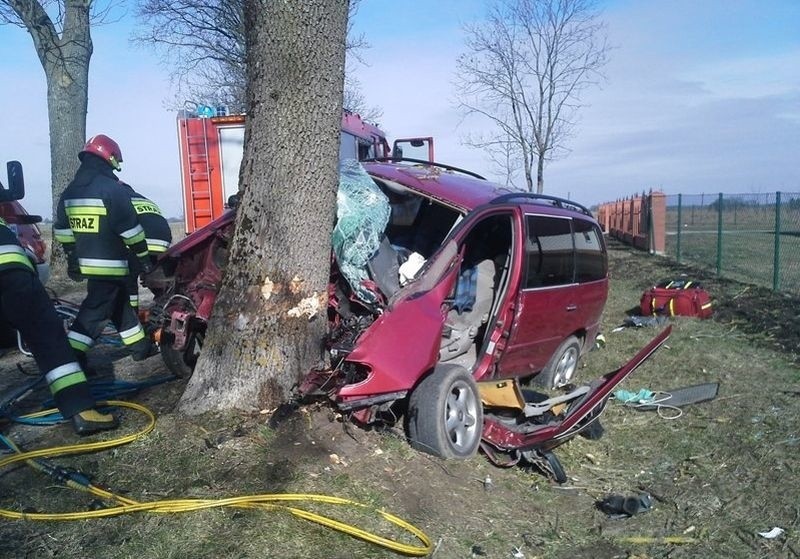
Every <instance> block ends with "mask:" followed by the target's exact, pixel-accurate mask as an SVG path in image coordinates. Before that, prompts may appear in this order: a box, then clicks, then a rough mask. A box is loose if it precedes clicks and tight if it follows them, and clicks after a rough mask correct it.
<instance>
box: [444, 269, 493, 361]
mask: <svg viewBox="0 0 800 559" xmlns="http://www.w3.org/2000/svg"><path fill="white" fill-rule="evenodd" d="M474 270H475V274H474V275H475V277H474V280H473V286H474V293H475V296H474V302H472V303H471V304H467V305H464V306H461V305H458V306H454V308H453V309H452V310H451V311H450V312H449V313H448V314H447V319H446V320H445V326H444V331H443V333H442V343H441V346H440V348H439V361H449V360H451V359H455V358H456V357H458V356H460V355H463V354H464V353H466V352H467V351H469V349H470V347H471V346H472V345H473V343H474V341H475V338H476V337H477V336H478V332H479V331H480V329H481V327H482V326H483V325H484V324H486V323H487V322H488V321H489V314H490V313H491V310H492V302H493V300H494V283H495V279H494V276H495V267H494V261H492V260H489V259H486V260H481V261H480V262H478V264H477V265H476V266H475V267H474ZM473 286H470V285H469V284H468V283H467V282H460V283H459V287H458V290H457V291H462V290H463V289H470V290H471V289H472V287H473ZM462 295H463V292H461V293H459V292H457V293H456V300H459V299H461V298H462V297H461V296H462ZM469 298H470V299H471V297H469ZM456 307H457V308H456Z"/></svg>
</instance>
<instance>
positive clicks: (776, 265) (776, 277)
mask: <svg viewBox="0 0 800 559" xmlns="http://www.w3.org/2000/svg"><path fill="white" fill-rule="evenodd" d="M780 288H781V193H780V191H779V192H776V193H775V255H774V259H773V261H772V289H773V291H779V290H780Z"/></svg>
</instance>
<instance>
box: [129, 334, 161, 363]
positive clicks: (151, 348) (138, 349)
mask: <svg viewBox="0 0 800 559" xmlns="http://www.w3.org/2000/svg"><path fill="white" fill-rule="evenodd" d="M130 347H131V359H133V360H134V361H144V360H145V359H147V358H148V357H152V356H153V355H156V354H157V353H158V346H156V345H155V344H154V343H153V342H151V341H150V339H149V338H145V339H143V340H139V341H138V342H136V343H135V344H133V345H132V346H130Z"/></svg>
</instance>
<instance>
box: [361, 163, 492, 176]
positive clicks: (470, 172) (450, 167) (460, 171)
mask: <svg viewBox="0 0 800 559" xmlns="http://www.w3.org/2000/svg"><path fill="white" fill-rule="evenodd" d="M371 161H375V162H378V163H395V162H401V163H406V162H408V163H418V164H420V165H430V166H431V167H441V168H442V169H446V170H448V171H455V172H456V173H464V174H465V175H469V176H471V177H474V178H476V179H480V180H482V181H485V180H486V177H482V176H481V175H479V174H478V173H473V172H472V171H467V170H466V169H460V168H458V167H453V166H452V165H445V164H444V163H436V162H435V161H428V160H427V159H412V158H411V157H371V158H369V159H362V160H361V162H362V163H369V162H371Z"/></svg>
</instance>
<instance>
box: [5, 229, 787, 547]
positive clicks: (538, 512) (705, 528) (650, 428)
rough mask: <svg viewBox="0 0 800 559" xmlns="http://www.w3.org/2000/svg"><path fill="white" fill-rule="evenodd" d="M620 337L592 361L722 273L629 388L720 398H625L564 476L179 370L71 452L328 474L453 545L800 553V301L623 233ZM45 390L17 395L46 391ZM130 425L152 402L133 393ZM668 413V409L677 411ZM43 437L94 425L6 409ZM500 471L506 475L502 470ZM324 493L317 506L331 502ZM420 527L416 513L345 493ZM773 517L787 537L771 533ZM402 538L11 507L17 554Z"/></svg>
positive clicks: (56, 492) (609, 322) (354, 518)
mask: <svg viewBox="0 0 800 559" xmlns="http://www.w3.org/2000/svg"><path fill="white" fill-rule="evenodd" d="M610 263H611V278H612V279H611V293H610V297H609V302H608V305H607V308H606V312H605V316H604V327H603V330H604V332H605V333H606V337H607V340H608V342H607V344H606V347H605V348H603V349H602V350H598V351H593V352H591V353H589V354H588V355H587V356H586V357H585V359H584V361H583V363H584V364H583V369H582V370H581V378H582V379H585V380H588V379H591V378H595V377H597V376H599V375H600V374H603V373H605V372H608V371H610V370H612V369H614V368H615V367H618V366H619V365H621V364H622V363H623V362H624V361H625V360H627V359H628V358H629V357H630V356H631V355H633V354H634V353H635V352H636V351H637V350H638V349H639V348H640V347H642V346H643V345H644V344H645V343H646V342H647V341H648V340H649V339H650V338H652V337H653V336H654V335H655V333H656V332H657V330H655V329H650V328H626V329H624V330H621V331H618V332H612V330H613V329H614V328H615V327H616V326H618V325H619V324H621V323H622V320H623V319H624V317H625V316H626V312H627V311H629V310H631V309H632V307H634V306H635V305H636V304H637V303H638V297H639V295H640V294H641V292H642V290H643V289H644V288H646V287H647V286H648V285H651V284H653V283H656V282H657V281H660V280H662V279H666V278H670V277H676V276H678V275H680V274H681V273H685V274H687V275H688V276H690V277H692V278H695V279H698V280H700V281H701V282H702V283H703V284H704V285H705V286H706V287H707V288H708V289H709V291H710V292H711V293H712V296H713V298H714V305H715V316H714V319H713V320H709V321H698V320H694V319H675V320H673V321H672V323H673V327H674V331H673V335H672V337H671V338H670V340H668V343H667V345H666V347H664V348H662V349H661V350H659V352H657V353H656V355H654V356H653V357H652V358H651V359H650V360H649V361H648V363H646V364H645V365H644V366H643V367H642V368H641V370H639V371H637V372H636V373H635V374H634V375H633V376H632V377H631V378H630V379H629V380H628V381H626V383H625V385H624V388H626V389H629V390H633V391H636V390H638V389H639V388H643V387H645V388H649V389H653V390H668V389H670V388H677V387H681V386H690V385H694V384H699V383H718V384H719V385H720V389H719V395H718V396H717V398H716V399H714V400H713V401H710V402H705V403H702V404H696V405H692V406H687V407H685V408H683V409H682V410H681V412H682V415H681V416H680V417H677V418H676V419H667V417H671V415H670V414H673V412H674V411H675V410H662V412H663V413H662V414H659V413H657V412H643V411H638V410H635V409H633V408H630V407H626V406H623V405H622V404H620V403H618V402H613V401H612V402H611V404H610V405H609V407H608V409H607V411H606V413H605V415H604V417H603V425H604V427H605V431H606V432H605V435H604V436H603V438H601V439H600V440H596V441H590V440H586V439H583V438H576V439H574V440H572V441H570V442H569V443H567V444H565V445H564V446H562V447H559V448H558V449H557V450H556V454H557V455H558V457H559V458H560V460H561V462H562V464H563V465H564V468H565V470H566V472H567V475H568V477H569V480H568V482H567V483H566V484H563V485H556V484H554V483H552V482H549V481H548V480H547V479H546V478H545V477H543V476H542V475H541V474H540V473H537V472H531V471H525V470H522V469H521V468H518V467H512V468H506V469H502V468H497V467H495V466H492V465H491V464H490V463H489V462H488V461H487V460H486V458H485V457H483V456H480V455H479V456H476V457H474V458H472V459H470V460H466V461H443V460H439V459H436V458H433V457H430V456H428V455H426V454H422V453H419V452H417V451H415V450H413V449H411V448H410V447H409V445H408V444H407V443H406V441H405V437H404V434H403V431H402V428H401V426H400V425H398V426H395V427H388V428H386V429H382V430H378V429H373V430H364V429H361V428H359V427H356V426H355V425H353V424H352V423H350V422H349V421H347V420H346V418H343V417H342V416H341V415H339V414H338V413H336V412H335V411H334V410H333V409H332V408H331V407H330V406H328V405H327V404H325V403H319V404H314V405H310V406H308V407H305V408H303V409H301V410H300V411H299V412H298V413H296V414H294V415H293V416H291V417H290V418H289V419H287V420H286V421H284V422H282V423H280V424H279V425H278V426H277V427H276V428H275V429H271V428H269V427H268V426H267V420H268V418H269V414H268V413H263V414H238V413H231V414H226V415H208V416H201V417H183V416H177V415H175V414H173V413H172V409H173V406H174V405H175V403H176V402H177V400H178V399H179V397H180V394H181V392H182V389H183V387H184V386H185V383H186V381H184V380H172V381H169V382H165V383H163V384H158V385H157V386H153V387H151V388H146V389H143V390H141V391H139V392H138V393H136V394H133V395H130V396H128V397H127V399H130V400H132V401H136V402H139V403H141V404H144V405H146V406H148V407H149V408H150V409H152V410H153V412H154V413H155V414H156V415H157V417H158V422H157V425H156V428H155V430H154V431H153V433H151V434H150V435H149V436H148V437H146V438H144V439H142V440H139V441H136V442H134V443H132V444H130V445H127V446H123V447H119V448H117V449H115V450H112V451H109V452H104V453H96V454H89V455H85V456H79V457H74V458H60V459H58V462H59V463H64V464H66V465H68V466H70V467H74V468H78V469H80V470H81V471H83V472H85V473H87V474H89V475H91V476H93V477H94V479H95V480H96V481H97V483H100V484H102V485H104V486H107V487H109V488H111V489H113V490H115V491H118V492H120V493H122V494H124V495H126V496H128V497H130V498H134V499H136V500H139V501H152V500H157V499H165V498H183V497H193V498H194V497H203V498H218V497H223V496H231V495H248V494H260V493H284V492H290V493H301V492H302V493H322V494H330V495H337V496H341V497H346V498H349V499H353V500H356V501H359V502H361V503H365V504H367V505H369V506H371V507H376V508H383V509H385V510H387V511H389V512H391V513H394V514H397V515H399V516H400V517H402V518H404V519H405V520H407V521H409V522H412V523H414V524H415V525H417V526H418V527H420V528H421V529H422V530H424V531H425V533H426V534H428V535H429V537H430V538H431V540H432V542H433V544H434V551H433V553H432V556H433V557H435V558H436V559H450V558H453V559H456V558H458V559H463V558H490V559H494V558H499V559H502V558H516V559H522V558H525V559H533V558H541V559H544V558H553V559H562V558H563V559H567V558H570V559H574V558H584V559H590V558H591V559H612V558H627V559H649V558H670V559H677V558H696V557H704V558H706V557H710V558H715V557H720V558H722V557H725V558H726V559H728V558H753V557H764V558H784V557H785V558H790V557H798V555H800V542H798V541H797V538H798V536H799V535H800V504H798V503H800V498H799V497H800V490H798V486H800V462H798V459H797V456H798V446H800V438H798V437H797V433H796V431H797V427H798V425H799V424H800V369H798V367H797V363H798V343H799V342H800V315H798V309H800V304H798V303H800V301H797V300H792V299H791V298H789V297H784V296H782V295H778V294H773V293H771V292H769V291H766V290H761V289H758V288H755V287H750V286H746V285H743V284H738V283H734V282H725V281H720V280H718V279H716V278H713V277H707V276H705V275H703V274H701V273H700V272H698V271H696V270H691V269H688V268H685V267H678V266H674V265H671V264H669V262H668V261H666V260H664V259H661V258H652V257H648V256H646V255H643V254H641V253H636V252H633V251H631V250H629V249H627V248H625V247H622V246H621V245H617V244H615V243H612V245H611V250H610ZM92 360H93V362H94V363H97V364H98V365H100V370H101V373H102V375H103V377H104V378H106V379H111V378H112V377H113V378H115V379H116V380H117V381H122V380H128V381H137V380H142V379H150V378H153V377H162V376H164V375H166V374H167V371H166V369H165V367H164V366H163V364H162V363H161V361H160V359H159V358H158V357H154V358H152V359H150V360H148V361H146V362H144V363H134V362H133V361H131V359H130V357H126V356H125V355H124V353H123V352H122V351H121V350H120V349H118V348H115V347H111V346H105V347H102V348H98V350H97V351H96V352H95V353H94V354H93V356H92ZM17 363H19V364H21V365H22V366H23V368H24V369H25V371H27V372H28V373H32V372H34V367H33V365H32V362H31V361H30V360H29V359H27V358H25V357H23V356H21V355H20V354H19V353H18V352H13V351H12V352H10V353H8V354H7V355H5V356H4V357H3V358H2V359H0V394H4V393H7V392H8V390H10V389H12V388H15V387H19V386H21V385H23V384H24V383H25V382H26V381H28V380H29V379H30V378H31V377H30V376H26V375H24V374H23V373H22V372H20V371H19V370H18V368H17ZM46 396H47V395H46V393H45V392H44V391H43V390H41V389H40V390H37V391H35V392H34V393H33V394H32V395H30V396H28V397H27V398H26V399H25V400H23V401H22V402H21V404H20V405H19V406H17V407H15V408H14V410H13V411H14V412H18V413H22V412H23V411H26V410H30V409H34V408H36V407H37V404H38V403H39V402H41V401H42V400H43V399H45V398H46ZM119 413H120V414H121V415H122V419H123V427H122V428H121V429H120V431H121V432H122V433H129V432H132V431H133V430H134V429H136V428H137V427H141V425H142V424H143V420H142V418H141V417H139V416H138V415H137V414H135V413H134V412H131V411H128V410H124V411H121V412H119ZM662 415H663V417H662ZM1 428H2V433H3V434H4V435H8V436H10V437H12V438H13V440H14V441H15V442H17V443H18V444H21V445H22V446H24V447H25V448H26V449H33V448H41V447H45V446H52V445H57V444H71V443H74V442H76V440H75V438H74V436H72V434H71V432H70V431H69V429H68V428H67V427H66V426H63V425H61V426H53V427H28V426H19V425H10V424H5V425H3V426H2V427H1ZM487 478H489V479H490V481H491V483H487ZM641 492H646V493H648V494H649V495H651V496H652V497H653V503H654V506H653V508H652V510H650V511H648V512H646V513H642V514H637V515H635V516H632V517H630V518H623V519H613V518H609V517H608V516H607V515H606V514H604V513H603V512H602V511H600V510H598V507H597V503H598V502H599V501H600V500H601V499H603V498H604V497H606V496H608V495H612V494H617V495H624V496H636V495H638V494H639V493H641ZM99 506H104V505H103V504H102V503H100V502H98V501H97V500H96V499H94V498H92V497H90V496H85V495H82V494H80V493H76V492H74V491H70V490H68V489H65V488H63V487H60V486H59V485H58V484H56V483H53V482H52V481H50V480H48V479H47V478H44V477H43V476H41V474H38V473H36V472H33V471H31V470H30V469H29V468H25V467H22V466H16V467H11V468H8V469H6V470H5V471H3V472H0V508H4V509H11V510H24V511H29V512H33V511H42V512H43V511H73V510H74V511H80V510H87V509H90V508H93V507H99ZM312 508H313V507H312ZM343 514H344V520H346V521H348V522H354V523H359V524H362V525H365V526H366V527H369V528H374V529H376V530H378V531H380V532H381V533H382V534H383V535H387V536H392V537H396V538H398V539H401V540H403V541H405V542H407V543H413V540H411V539H410V538H408V537H407V536H404V535H403V534H402V533H400V532H399V531H398V530H396V529H389V528H387V527H386V526H384V525H378V524H375V523H374V522H373V521H372V520H370V519H369V518H366V517H365V516H366V515H359V514H353V515H351V514H350V513H343ZM773 527H778V528H781V529H782V530H783V531H784V532H783V533H782V534H781V535H779V536H778V537H776V538H774V539H769V538H766V537H763V536H760V535H759V532H766V531H768V530H771V529H772V528H773ZM395 556H398V555H396V554H394V553H392V552H389V551H387V550H385V549H381V548H378V547H376V546H373V545H371V544H367V543H364V542H361V541H358V540H356V539H353V538H350V537H347V536H342V535H339V534H336V533H334V532H332V531H330V530H326V529H323V528H321V527H318V526H315V525H313V524H309V523H306V522H303V521H301V520H297V519H294V518H291V517H289V516H288V515H286V514H280V513H277V512H275V513H269V512H266V513H265V512H261V511H239V510H232V509H221V510H211V511H202V512H190V513H184V514H174V515H167V516H164V515H154V514H147V513H140V514H132V515H125V516H122V517H118V518H111V519H102V520H87V521H79V522H33V521H10V520H3V519H0V557H8V558H23V557H26V558H27V557H31V558H33V557H36V558H39V557H59V558H68V559H71V558H79V557H81V558H83V557H91V558H94V557H99V558H106V557H108V558H111V557H113V558H115V559H124V558H128V557H130V558H134V557H136V558H137V559H141V558H143V557H146V558H157V559H162V558H163V559H167V558H170V559H183V558H187V559H188V558H197V557H222V558H229V557H230V558H256V557H276V558H296V557H297V558H301V557H302V558H305V557H308V558H312V557H313V558H331V559H335V558H351V557H365V558H366V557H370V558H371V557H381V558H382V557H395Z"/></svg>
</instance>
